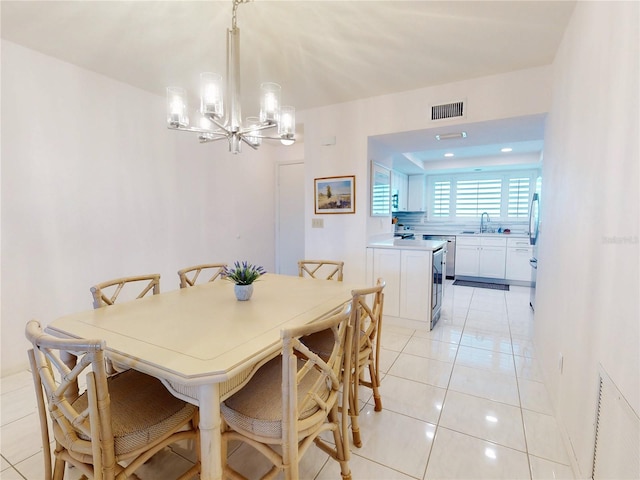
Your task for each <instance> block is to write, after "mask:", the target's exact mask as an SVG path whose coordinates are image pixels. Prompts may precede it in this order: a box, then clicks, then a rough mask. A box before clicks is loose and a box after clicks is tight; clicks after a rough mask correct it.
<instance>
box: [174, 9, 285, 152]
mask: <svg viewBox="0 0 640 480" xmlns="http://www.w3.org/2000/svg"><path fill="white" fill-rule="evenodd" d="M248 1H249V0H233V15H232V22H231V29H228V30H227V79H226V84H225V83H224V81H223V79H222V76H221V75H219V74H217V73H211V72H205V73H201V74H200V92H199V93H200V112H199V113H200V122H199V124H198V126H193V125H189V110H188V102H187V92H186V91H185V89H183V88H180V87H168V88H167V126H168V127H169V128H170V129H173V130H181V131H185V132H195V133H197V134H198V138H199V139H200V142H202V143H206V142H214V141H216V140H222V139H225V138H226V139H227V140H228V141H229V151H230V152H231V153H234V154H236V153H240V150H241V148H240V147H241V145H242V143H243V142H244V143H246V144H247V145H249V146H250V147H251V148H253V149H257V148H258V147H259V146H260V145H261V144H262V139H271V140H280V141H281V143H282V144H284V145H291V144H293V143H294V142H295V134H296V131H295V129H296V111H295V108H293V107H289V106H281V104H280V93H281V90H282V89H281V87H280V85H278V84H277V83H271V82H266V83H263V84H261V85H260V113H259V117H247V118H246V119H245V121H244V122H243V121H242V114H241V108H240V29H239V28H238V27H237V26H236V11H237V9H238V5H240V4H241V3H246V2H248ZM266 131H275V133H273V134H272V135H268V134H265V133H266Z"/></svg>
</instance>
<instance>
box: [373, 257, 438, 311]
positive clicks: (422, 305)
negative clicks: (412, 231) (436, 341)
mask: <svg viewBox="0 0 640 480" xmlns="http://www.w3.org/2000/svg"><path fill="white" fill-rule="evenodd" d="M432 256H433V254H432V252H426V251H424V250H401V251H400V285H401V289H400V316H401V317H402V318H411V319H414V320H424V321H429V320H430V317H429V314H430V312H431V281H429V280H430V278H431V258H432ZM386 298H387V297H386V295H385V301H386Z"/></svg>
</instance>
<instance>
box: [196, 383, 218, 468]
mask: <svg viewBox="0 0 640 480" xmlns="http://www.w3.org/2000/svg"><path fill="white" fill-rule="evenodd" d="M198 402H199V404H200V457H201V458H200V460H201V462H202V463H201V465H202V469H201V472H200V480H221V479H222V456H221V454H222V437H221V433H220V427H221V420H220V389H219V385H218V384H217V383H213V384H209V385H201V386H200V387H198Z"/></svg>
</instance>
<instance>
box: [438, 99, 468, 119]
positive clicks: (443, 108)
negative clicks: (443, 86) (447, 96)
mask: <svg viewBox="0 0 640 480" xmlns="http://www.w3.org/2000/svg"><path fill="white" fill-rule="evenodd" d="M466 113H467V112H466V108H465V101H464V100H461V101H459V102H453V103H443V104H440V105H431V120H442V119H445V118H461V117H465V116H466Z"/></svg>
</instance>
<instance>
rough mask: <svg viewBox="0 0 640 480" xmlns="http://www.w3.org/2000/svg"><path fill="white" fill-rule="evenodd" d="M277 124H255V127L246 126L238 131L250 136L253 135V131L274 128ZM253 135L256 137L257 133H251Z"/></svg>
mask: <svg viewBox="0 0 640 480" xmlns="http://www.w3.org/2000/svg"><path fill="white" fill-rule="evenodd" d="M277 126H278V125H277V124H275V123H271V124H268V125H259V126H255V127H246V128H243V129H242V130H240V133H241V134H242V135H247V136H249V137H250V136H252V135H253V132H260V131H262V130H267V129H269V128H276V127H277ZM253 136H254V137H257V136H259V135H253Z"/></svg>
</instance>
